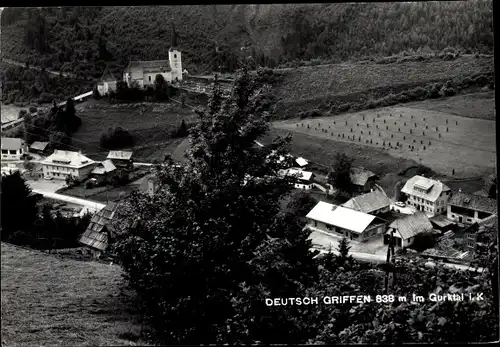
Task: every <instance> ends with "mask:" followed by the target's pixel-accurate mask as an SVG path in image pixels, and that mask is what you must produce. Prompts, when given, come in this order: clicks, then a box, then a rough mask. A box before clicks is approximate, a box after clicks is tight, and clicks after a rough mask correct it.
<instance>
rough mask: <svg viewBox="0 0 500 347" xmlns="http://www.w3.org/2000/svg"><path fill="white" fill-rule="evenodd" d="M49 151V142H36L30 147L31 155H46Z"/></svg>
mask: <svg viewBox="0 0 500 347" xmlns="http://www.w3.org/2000/svg"><path fill="white" fill-rule="evenodd" d="M48 149H49V143H48V142H41V141H35V142H33V143H32V144H31V146H30V153H38V154H46V153H47V152H48Z"/></svg>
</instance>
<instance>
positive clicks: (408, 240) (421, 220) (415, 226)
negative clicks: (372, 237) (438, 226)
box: [384, 211, 433, 248]
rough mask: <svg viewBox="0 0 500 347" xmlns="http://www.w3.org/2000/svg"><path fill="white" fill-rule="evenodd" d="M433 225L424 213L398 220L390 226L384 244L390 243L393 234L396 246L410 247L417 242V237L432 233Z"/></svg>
mask: <svg viewBox="0 0 500 347" xmlns="http://www.w3.org/2000/svg"><path fill="white" fill-rule="evenodd" d="M432 230H433V228H432V224H431V222H430V221H429V218H428V217H427V215H426V214H425V213H424V212H422V211H419V212H416V213H414V214H410V215H406V216H404V217H402V218H400V219H396V220H395V221H394V222H392V223H391V224H389V228H388V229H387V232H386V233H385V237H384V244H388V243H389V239H390V237H389V236H390V234H391V232H392V233H393V238H394V246H396V247H402V248H404V247H408V246H410V245H411V244H412V243H413V241H414V240H415V236H416V235H418V234H420V233H425V232H432Z"/></svg>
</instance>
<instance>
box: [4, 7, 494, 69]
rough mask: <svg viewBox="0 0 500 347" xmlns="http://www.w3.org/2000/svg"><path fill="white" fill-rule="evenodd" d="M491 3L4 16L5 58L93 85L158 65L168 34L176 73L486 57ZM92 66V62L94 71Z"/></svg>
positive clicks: (89, 10)
mask: <svg viewBox="0 0 500 347" xmlns="http://www.w3.org/2000/svg"><path fill="white" fill-rule="evenodd" d="M492 19H493V15H492V1H487V0H473V1H459V2H441V1H439V2H416V3H371V4H273V5H209V6H201V5H189V6H163V7H105V8H99V7H68V8H61V9H58V8H47V9H43V10H37V9H34V8H31V9H23V8H9V9H6V10H5V11H3V13H2V32H3V34H4V35H3V36H2V42H1V44H2V48H1V51H2V53H3V54H4V55H5V57H8V58H11V59H14V60H18V61H27V60H28V59H29V58H30V59H31V62H32V64H35V63H43V65H45V66H46V67H47V68H53V69H54V70H59V69H62V70H64V71H74V72H80V73H87V74H92V75H94V76H99V74H100V73H101V72H102V69H103V64H104V61H105V60H109V61H113V62H115V63H116V64H117V65H118V66H121V67H123V66H124V65H125V64H126V63H127V61H128V60H129V59H159V57H162V56H166V54H167V50H168V48H169V46H170V43H171V35H172V25H175V31H176V33H177V35H178V40H177V41H178V43H179V46H180V47H181V49H182V51H183V58H184V59H183V61H184V66H185V67H186V68H188V69H191V70H190V71H194V72H196V73H202V72H205V71H210V70H213V69H217V70H218V69H219V66H220V65H222V66H223V69H226V70H233V69H234V68H236V61H237V59H238V58H242V57H247V56H253V58H254V61H256V62H257V63H260V64H262V65H268V66H271V67H275V66H277V64H280V63H281V64H287V63H292V62H294V61H296V60H310V59H313V58H314V59H321V60H323V61H327V62H338V61H345V60H347V59H355V58H361V57H365V56H387V55H392V54H397V53H399V52H401V51H405V50H417V49H424V50H432V51H441V50H443V49H444V48H446V47H448V46H451V47H455V48H460V49H463V50H465V51H469V52H476V51H480V52H483V53H491V52H492V49H493V30H492ZM96 62H99V63H98V64H97V66H95V65H96V64H95V63H96Z"/></svg>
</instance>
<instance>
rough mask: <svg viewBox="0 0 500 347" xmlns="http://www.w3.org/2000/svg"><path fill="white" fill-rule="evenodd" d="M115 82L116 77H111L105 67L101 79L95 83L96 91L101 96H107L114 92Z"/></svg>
mask: <svg viewBox="0 0 500 347" xmlns="http://www.w3.org/2000/svg"><path fill="white" fill-rule="evenodd" d="M117 82H118V80H117V79H116V77H115V76H114V75H113V73H112V72H111V70H109V67H108V66H106V69H105V70H104V73H103V74H102V77H101V79H100V80H99V82H98V83H97V91H98V92H99V94H100V95H102V96H104V95H107V94H109V93H110V92H116V84H117Z"/></svg>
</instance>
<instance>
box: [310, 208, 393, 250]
mask: <svg viewBox="0 0 500 347" xmlns="http://www.w3.org/2000/svg"><path fill="white" fill-rule="evenodd" d="M306 218H307V219H308V220H309V223H308V225H307V227H308V228H309V229H310V230H313V231H320V232H325V233H328V234H331V235H334V236H339V237H343V236H345V237H346V238H348V239H349V240H354V241H365V240H367V239H370V238H373V237H375V236H377V235H382V234H383V233H384V231H385V228H386V221H385V220H383V219H381V218H379V217H376V216H373V215H370V214H367V213H363V212H358V211H356V210H353V209H350V208H346V207H342V206H337V205H333V204H329V203H327V202H324V201H320V202H319V203H318V204H317V205H316V206H315V207H314V208H313V209H312V210H311V211H310V212H309V213H308V214H307V216H306Z"/></svg>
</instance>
